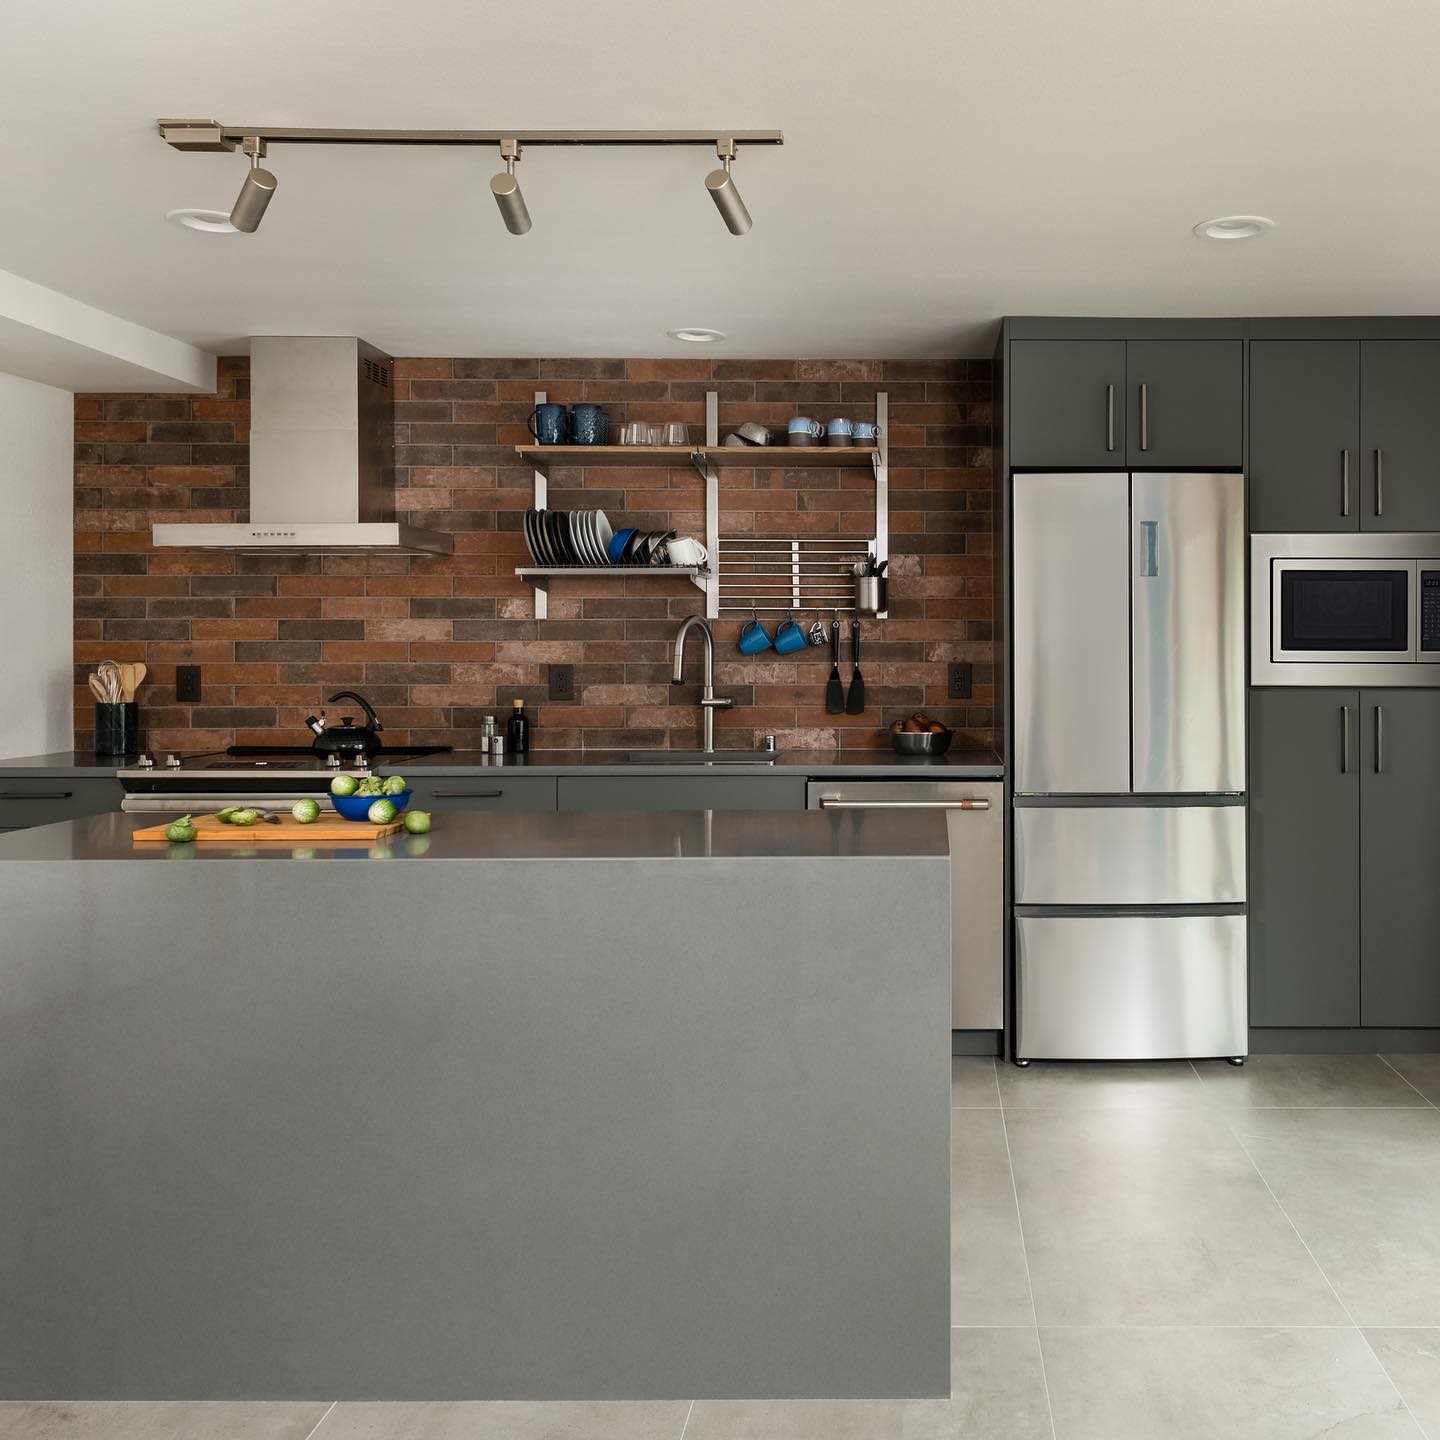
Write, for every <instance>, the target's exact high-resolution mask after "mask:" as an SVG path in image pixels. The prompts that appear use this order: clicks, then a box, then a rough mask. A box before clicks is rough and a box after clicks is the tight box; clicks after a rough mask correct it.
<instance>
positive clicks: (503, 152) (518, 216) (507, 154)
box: [490, 140, 530, 235]
mask: <svg viewBox="0 0 1440 1440" xmlns="http://www.w3.org/2000/svg"><path fill="white" fill-rule="evenodd" d="M500 158H501V159H502V160H504V162H505V171H504V173H503V174H501V175H493V176H491V178H490V193H491V194H492V195H493V196H494V197H495V203H496V205H498V206H499V207H500V218H501V219H502V220H503V221H504V222H505V228H506V229H507V230H508V231H509V232H510V233H511V234H512V235H524V234H525V233H526V232H527V231H528V230H529V229H530V211H529V209H528V208H527V207H526V205H525V197H524V196H523V195H522V194H521V193H520V182H519V181H518V180H517V179H516V178H515V162H516V161H517V160H519V158H520V142H519V141H518V140H502V141H501V142H500Z"/></svg>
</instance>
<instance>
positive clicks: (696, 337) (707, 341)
mask: <svg viewBox="0 0 1440 1440" xmlns="http://www.w3.org/2000/svg"><path fill="white" fill-rule="evenodd" d="M665 333H666V334H667V335H668V336H669V337H670V338H671V339H672V340H688V341H689V342H690V343H691V344H692V345H713V344H714V343H715V341H717V340H723V339H724V338H725V332H724V331H723V330H705V329H702V328H701V327H700V326H698V325H682V326H681V327H680V329H678V330H667V331H666V332H665Z"/></svg>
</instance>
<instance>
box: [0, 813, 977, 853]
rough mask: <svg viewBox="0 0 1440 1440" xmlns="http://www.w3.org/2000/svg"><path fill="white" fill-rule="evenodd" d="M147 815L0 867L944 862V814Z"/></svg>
mask: <svg viewBox="0 0 1440 1440" xmlns="http://www.w3.org/2000/svg"><path fill="white" fill-rule="evenodd" d="M155 823H156V817H155V816H154V815H92V816H90V817H88V818H87V819H84V820H66V821H63V822H61V823H60V824H57V825H42V826H38V827H36V828H35V829H31V830H16V831H14V832H12V833H10V834H8V835H0V863H3V862H5V861H36V860H107V861H113V860H121V861H126V860H128V861H138V862H141V863H147V862H153V861H157V860H165V861H170V860H180V861H185V860H299V859H312V860H377V859H395V860H421V859H424V860H452V861H454V860H460V861H506V860H524V861H535V860H576V861H583V860H677V859H682V860H683V859H692V858H713V859H744V858H755V859H764V860H775V859H777V858H781V857H785V858H836V859H851V860H869V859H879V858H889V859H894V858H897V857H899V858H905V859H916V860H931V859H948V856H949V853H950V850H949V841H948V838H947V833H946V827H945V821H944V817H943V816H940V815H936V814H915V813H912V812H905V811H899V812H897V811H871V812H866V813H864V814H856V813H853V812H849V813H845V814H841V813H838V812H835V811H821V810H796V811H784V810H720V811H693V810H691V811H639V810H620V811H613V810H612V811H592V812H584V813H574V812H554V811H544V812H513V811H512V812H504V813H495V812H491V811H485V812H476V811H464V810H452V811H446V812H445V813H443V814H441V815H437V816H436V817H435V828H434V829H433V830H432V831H431V833H430V834H429V835H408V834H405V833H403V832H402V833H401V834H399V835H395V836H391V837H389V838H387V839H385V840H380V841H373V842H372V841H368V840H359V839H358V838H357V841H356V843H355V844H354V845H344V844H335V843H317V844H316V845H314V846H313V847H310V846H307V847H296V846H292V845H286V844H279V843H277V842H275V841H273V840H272V841H263V840H262V841H249V842H248V843H247V841H246V840H245V839H243V838H240V837H241V836H244V835H245V834H246V833H247V832H244V831H240V832H237V842H236V844H234V845H230V844H227V843H219V842H209V841H207V842H206V843H204V844H198V843H195V842H191V843H188V844H181V845H168V844H165V843H164V842H156V841H145V842H140V843H136V842H135V841H133V840H132V839H131V838H130V837H131V836H132V835H133V834H134V832H135V831H136V830H139V829H143V828H144V827H146V826H148V825H154V824H155Z"/></svg>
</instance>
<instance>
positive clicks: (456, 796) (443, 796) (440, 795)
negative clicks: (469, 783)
mask: <svg viewBox="0 0 1440 1440" xmlns="http://www.w3.org/2000/svg"><path fill="white" fill-rule="evenodd" d="M430 793H431V794H432V795H433V796H434V797H435V798H436V799H437V800H498V799H499V798H500V797H501V796H502V795H503V794H504V793H505V792H504V791H503V790H432V791H431V792H430Z"/></svg>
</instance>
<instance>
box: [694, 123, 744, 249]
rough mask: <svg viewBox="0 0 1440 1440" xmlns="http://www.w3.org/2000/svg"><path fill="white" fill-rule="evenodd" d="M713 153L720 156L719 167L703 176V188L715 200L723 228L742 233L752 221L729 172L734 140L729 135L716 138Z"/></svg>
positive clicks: (733, 151) (732, 157) (733, 153)
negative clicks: (723, 223)
mask: <svg viewBox="0 0 1440 1440" xmlns="http://www.w3.org/2000/svg"><path fill="white" fill-rule="evenodd" d="M715 153H716V155H718V156H719V157H720V168H719V169H718V170H712V171H711V172H710V173H709V174H708V175H707V176H706V177H705V188H706V189H707V190H708V191H709V192H710V198H711V199H712V200H713V201H714V202H715V208H716V209H717V210H718V211H719V212H720V218H721V219H722V220H723V221H724V222H725V228H726V229H727V230H729V232H730V233H731V234H732V235H743V234H745V232H746V231H747V230H749V228H750V226H751V225H752V224H753V223H754V222H753V221H752V220H751V219H750V212H749V211H748V210H747V209H746V208H745V202H744V201H743V200H742V199H741V198H740V192H739V191H738V190H737V189H736V188H735V181H734V179H733V178H732V177H731V174H730V164H731V162H732V161H733V160H734V159H735V142H734V140H732V139H730V138H729V137H722V138H720V139H719V140H717V141H716V142H715Z"/></svg>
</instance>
